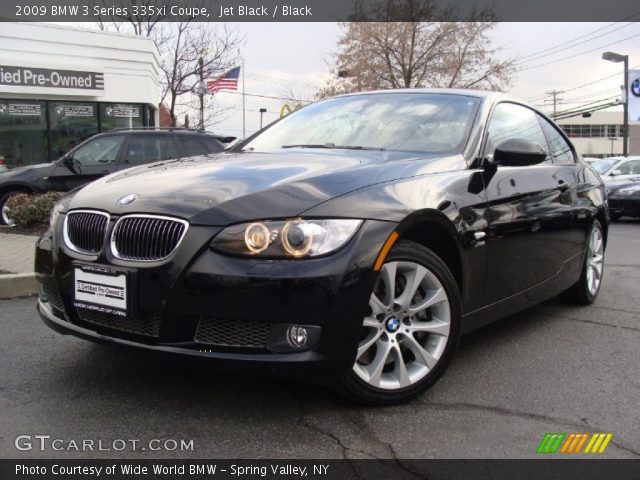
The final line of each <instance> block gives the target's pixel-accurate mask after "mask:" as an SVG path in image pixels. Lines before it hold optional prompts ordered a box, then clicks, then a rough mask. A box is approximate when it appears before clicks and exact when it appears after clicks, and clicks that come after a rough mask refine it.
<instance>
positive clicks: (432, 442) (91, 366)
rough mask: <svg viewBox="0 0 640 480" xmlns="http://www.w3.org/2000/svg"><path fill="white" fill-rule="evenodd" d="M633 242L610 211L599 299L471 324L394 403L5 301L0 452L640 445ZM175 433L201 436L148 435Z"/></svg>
mask: <svg viewBox="0 0 640 480" xmlns="http://www.w3.org/2000/svg"><path fill="white" fill-rule="evenodd" d="M638 252H640V222H637V221H628V222H624V221H623V222H621V223H616V224H613V226H612V228H611V232H610V242H609V246H608V249H607V253H606V267H605V268H606V270H605V280H604V284H603V287H602V291H601V294H600V297H599V298H598V300H597V301H596V302H595V304H594V305H592V306H589V307H574V306H566V305H563V304H562V303H560V302H559V301H555V300H554V301H550V302H547V303H545V304H543V305H540V306H538V307H535V308H533V309H530V310H528V311H526V312H523V313H520V314H518V315H515V316H512V317H510V318H507V319H505V320H502V321H500V322H498V323H495V324H493V325H491V326H488V327H486V328H484V329H482V330H480V331H477V332H475V333H473V334H470V335H468V336H466V337H464V338H463V339H462V342H461V345H460V348H459V350H458V352H457V355H456V357H455V359H454V361H453V363H452V364H451V366H450V367H449V369H448V371H447V372H446V373H445V375H444V376H443V377H442V379H441V380H440V381H439V382H438V383H437V384H436V385H435V386H434V387H433V388H432V389H431V390H430V391H429V392H427V393H426V394H425V395H423V396H422V397H420V398H419V399H418V400H416V401H414V402H412V403H409V404H406V405H401V406H395V407H390V408H364V407H361V406H355V405H351V404H349V403H348V402H346V401H344V400H342V399H341V398H340V397H338V396H336V395H335V394H333V393H332V392H331V391H328V390H326V389H323V388H321V387H317V386H309V385H306V384H301V383H295V382H288V381H284V380H270V379H266V378H252V377H237V376H235V375H233V373H232V372H229V373H227V374H221V373H220V372H217V371H213V370H211V369H210V368H208V366H207V365H206V364H203V363H202V362H193V361H176V360H175V358H174V357H171V356H161V355H156V354H149V353H146V352H138V351H131V350H122V349H119V348H115V347H109V346H100V345H95V344H92V343H89V342H86V341H83V340H80V339H77V338H74V337H70V336H67V337H65V336H61V335H58V334H56V333H54V332H53V331H51V330H49V329H48V328H47V327H45V326H44V325H43V324H42V323H41V321H40V320H39V319H38V316H37V314H36V311H35V300H34V298H26V299H18V300H2V301H0V339H1V340H0V358H2V361H1V362H0V379H1V381H0V458H85V457H90V458H117V457H123V458H344V457H346V458H372V457H375V458H534V457H536V456H538V455H536V453H535V451H536V448H537V446H538V444H539V443H540V440H541V439H542V438H543V436H544V435H545V434H546V433H547V432H567V433H569V432H610V433H613V439H612V441H611V443H610V444H609V446H608V448H607V449H606V451H605V453H603V454H601V455H599V458H640V375H639V367H640V348H639V346H640V295H638V287H639V285H640V255H639V254H638ZM20 435H26V436H28V437H21V440H19V444H20V445H21V447H22V448H25V450H18V449H17V448H16V447H15V442H16V437H18V436H20ZM35 435H49V436H51V439H60V440H61V442H58V443H57V447H63V448H64V450H61V451H56V450H52V449H51V448H49V449H46V450H45V451H44V452H43V451H40V450H39V448H37V447H38V446H39V440H38V441H36V440H35ZM130 439H133V440H140V443H138V444H137V446H138V447H140V448H139V449H137V450H135V451H132V450H131V449H130V448H126V449H125V450H123V451H119V450H118V451H116V450H114V448H119V447H120V446H121V443H117V442H116V440H130ZM167 439H169V440H174V441H176V442H177V443H178V444H179V442H180V441H181V440H185V441H186V443H187V445H188V442H189V441H190V440H193V450H188V449H187V450H180V448H178V449H173V447H174V444H173V443H171V442H170V443H169V444H168V447H167V448H170V449H171V451H166V450H159V451H150V450H149V448H146V449H145V450H142V448H144V446H145V445H147V446H149V445H150V443H149V440H161V442H159V443H155V444H154V445H155V446H156V447H158V446H160V445H162V441H165V440H167ZM82 440H95V441H96V442H97V440H102V441H103V443H102V444H100V445H101V448H110V449H111V450H102V451H100V450H96V449H97V446H96V445H97V443H94V450H93V451H84V452H83V451H82V447H80V448H78V450H80V451H77V450H76V449H74V448H73V443H71V442H72V441H75V442H77V443H76V445H77V444H80V442H82ZM29 442H31V444H32V447H31V449H26V448H28V445H29ZM128 444H129V445H131V443H128ZM49 447H51V445H50V444H49ZM187 448H188V447H187ZM578 456H579V457H588V456H589V455H588V454H580V455H578ZM591 458H593V456H591Z"/></svg>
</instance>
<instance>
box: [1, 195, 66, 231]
mask: <svg viewBox="0 0 640 480" xmlns="http://www.w3.org/2000/svg"><path fill="white" fill-rule="evenodd" d="M63 196H64V193H62V192H47V193H38V194H33V195H32V194H27V193H19V194H18V195H14V196H12V197H11V198H10V199H9V201H8V202H7V204H6V205H7V207H9V215H10V216H11V219H12V220H13V221H14V222H15V223H16V226H17V227H19V228H23V229H45V228H47V226H48V225H49V216H50V215H51V210H52V209H53V206H54V205H55V204H56V202H57V201H58V200H59V199H60V198H62V197H63Z"/></svg>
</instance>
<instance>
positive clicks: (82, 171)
mask: <svg viewBox="0 0 640 480" xmlns="http://www.w3.org/2000/svg"><path fill="white" fill-rule="evenodd" d="M125 138H126V134H116V135H102V136H100V137H97V138H94V139H93V140H89V141H88V142H86V143H84V144H82V145H80V146H79V147H78V148H76V149H75V150H72V151H71V152H69V154H67V155H66V157H67V164H65V163H64V162H58V163H57V164H56V167H55V169H54V171H53V173H52V174H51V176H50V177H49V181H50V184H51V186H52V188H53V189H55V190H61V191H67V190H71V189H74V188H76V187H79V186H81V185H85V184H87V183H89V182H92V181H94V180H97V179H98V178H100V177H103V176H104V175H108V174H110V173H112V172H114V171H115V170H116V169H117V166H118V158H119V157H120V153H121V151H122V147H123V145H124V143H125Z"/></svg>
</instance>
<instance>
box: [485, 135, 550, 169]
mask: <svg viewBox="0 0 640 480" xmlns="http://www.w3.org/2000/svg"><path fill="white" fill-rule="evenodd" d="M546 158H547V152H545V151H544V149H543V148H542V147H541V146H540V145H538V144H537V143H535V142H532V141H531V140H527V139H526V138H511V139H509V140H505V141H504V142H502V143H500V144H499V145H498V146H497V147H496V151H495V153H494V154H493V162H494V163H495V164H496V165H503V166H505V167H526V166H528V165H537V164H539V163H542V162H544V161H545V160H546Z"/></svg>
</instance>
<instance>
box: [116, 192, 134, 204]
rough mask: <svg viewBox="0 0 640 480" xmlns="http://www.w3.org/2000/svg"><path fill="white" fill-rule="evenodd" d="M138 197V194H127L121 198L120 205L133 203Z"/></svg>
mask: <svg viewBox="0 0 640 480" xmlns="http://www.w3.org/2000/svg"><path fill="white" fill-rule="evenodd" d="M137 198H138V195H137V194H135V193H130V194H129V195H125V196H124V197H122V198H121V199H120V200H118V205H120V206H121V207H124V206H126V205H131V204H132V203H133V202H135V201H136V199H137Z"/></svg>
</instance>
